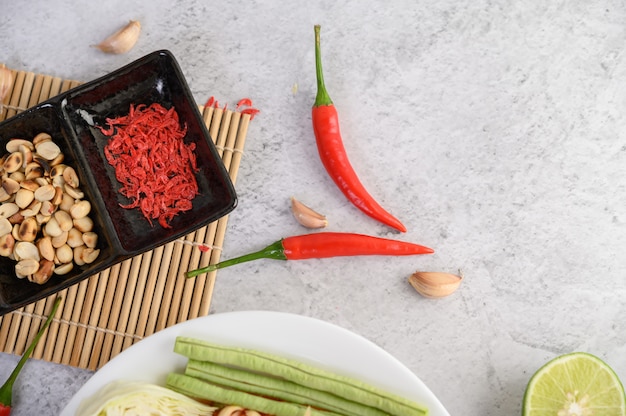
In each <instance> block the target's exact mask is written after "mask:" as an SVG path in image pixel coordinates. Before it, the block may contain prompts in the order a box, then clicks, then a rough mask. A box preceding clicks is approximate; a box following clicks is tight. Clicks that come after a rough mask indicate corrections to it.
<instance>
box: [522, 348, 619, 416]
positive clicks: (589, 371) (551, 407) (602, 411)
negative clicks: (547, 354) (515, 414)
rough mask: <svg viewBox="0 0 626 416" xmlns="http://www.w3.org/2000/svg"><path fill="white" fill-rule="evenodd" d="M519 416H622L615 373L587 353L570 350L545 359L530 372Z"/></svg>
mask: <svg viewBox="0 0 626 416" xmlns="http://www.w3.org/2000/svg"><path fill="white" fill-rule="evenodd" d="M522 415H523V416H548V415H549V416H625V415H626V396H625V394H624V387H623V386H622V383H621V382H620V381H619V378H618V377H617V374H615V372H614V371H613V370H612V369H611V367H609V366H608V365H607V364H606V363H605V362H604V361H602V360H601V359H599V358H598V357H595V356H593V355H591V354H587V353H583V352H574V353H571V354H565V355H561V356H559V357H556V358H555V359H553V360H551V361H549V362H548V363H547V364H545V365H544V366H543V367H541V368H540V369H539V370H537V372H536V373H535V374H534V375H533V376H532V378H531V379H530V381H529V382H528V386H527V387H526V393H524V403H523V407H522Z"/></svg>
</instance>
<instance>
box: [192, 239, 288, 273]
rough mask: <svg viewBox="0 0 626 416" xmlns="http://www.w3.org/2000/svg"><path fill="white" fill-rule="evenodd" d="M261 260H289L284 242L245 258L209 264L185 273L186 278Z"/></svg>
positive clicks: (276, 243)
mask: <svg viewBox="0 0 626 416" xmlns="http://www.w3.org/2000/svg"><path fill="white" fill-rule="evenodd" d="M259 259H273V260H287V257H285V249H284V248H283V240H278V241H275V242H274V243H272V244H270V245H269V246H267V247H265V248H263V249H261V250H259V251H255V252H254V253H248V254H244V255H243V256H239V257H235V258H232V259H228V260H224V261H221V262H219V263H216V264H209V265H208V266H206V267H202V268H200V269H196V270H191V271H189V272H186V273H185V277H187V278H189V277H196V276H198V275H201V274H203V273H210V272H214V271H216V270H217V269H223V268H224V267H228V266H233V265H235V264H240V263H245V262H248V261H253V260H259Z"/></svg>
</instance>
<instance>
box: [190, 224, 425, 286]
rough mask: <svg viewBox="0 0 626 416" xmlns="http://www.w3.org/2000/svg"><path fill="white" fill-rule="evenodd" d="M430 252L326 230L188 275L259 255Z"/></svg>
mask: <svg viewBox="0 0 626 416" xmlns="http://www.w3.org/2000/svg"><path fill="white" fill-rule="evenodd" d="M431 253H433V250H432V249H431V248H428V247H424V246H420V245H417V244H413V243H408V242H405V241H398V240H390V239H387V238H380V237H373V236H369V235H364V234H354V233H334V232H323V233H314V234H304V235H298V236H293V237H287V238H283V239H282V240H278V241H276V242H274V243H272V244H270V245H269V246H267V247H265V248H264V249H262V250H259V251H256V252H253V253H249V254H245V255H243V256H239V257H235V258H233V259H230V260H224V261H222V262H219V263H217V264H210V265H208V266H206V267H203V268H200V269H196V270H192V271H189V272H187V273H185V276H186V277H194V276H198V275H200V274H203V273H208V272H212V271H215V270H217V269H222V268H224V267H228V266H232V265H235V264H239V263H245V262H247V261H252V260H258V259H274V260H305V259H317V258H328V257H340V256H368V255H369V256H372V255H381V256H410V255H415V254H431Z"/></svg>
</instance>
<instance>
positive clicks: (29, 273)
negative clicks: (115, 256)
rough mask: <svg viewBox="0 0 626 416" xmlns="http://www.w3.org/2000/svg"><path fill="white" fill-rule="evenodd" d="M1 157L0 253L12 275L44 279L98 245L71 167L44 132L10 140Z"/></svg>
mask: <svg viewBox="0 0 626 416" xmlns="http://www.w3.org/2000/svg"><path fill="white" fill-rule="evenodd" d="M6 150H7V152H8V153H6V154H5V155H4V156H2V158H0V180H1V182H2V186H1V187H0V255H1V256H5V257H9V258H11V259H12V260H15V261H16V264H15V274H16V276H17V277H19V278H28V280H30V281H31V282H35V283H39V284H43V283H45V282H47V281H48V279H50V277H52V274H53V273H54V274H58V275H63V274H66V273H68V272H70V271H71V270H72V269H73V268H74V266H75V265H78V266H81V265H84V264H89V263H92V262H93V261H94V260H96V258H97V257H98V255H99V254H100V250H99V249H98V248H96V246H97V243H98V236H97V235H96V233H95V232H94V231H93V220H92V219H91V218H90V217H89V213H90V211H91V204H90V202H89V201H87V200H85V199H84V197H85V195H84V193H83V192H82V191H81V190H80V184H79V179H78V175H77V174H76V171H75V170H74V168H72V167H71V166H67V165H65V164H64V163H63V161H64V159H65V157H64V155H63V153H62V152H61V149H60V148H59V146H58V145H57V144H56V143H54V141H53V140H52V137H51V136H50V135H49V134H47V133H39V134H37V135H36V136H35V137H34V138H33V139H32V141H29V140H25V139H11V140H9V141H8V142H7V144H6Z"/></svg>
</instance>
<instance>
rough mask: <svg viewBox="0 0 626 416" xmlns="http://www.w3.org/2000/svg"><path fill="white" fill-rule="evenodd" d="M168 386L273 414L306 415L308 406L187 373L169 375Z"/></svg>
mask: <svg viewBox="0 0 626 416" xmlns="http://www.w3.org/2000/svg"><path fill="white" fill-rule="evenodd" d="M167 387H168V388H170V389H172V390H174V391H177V392H179V393H182V394H185V395H187V396H189V397H194V398H198V399H201V400H209V401H210V402H213V403H219V404H223V405H228V404H234V405H237V406H241V407H243V408H245V409H251V410H255V411H257V412H261V413H264V414H268V415H273V416H294V415H304V414H305V412H306V409H307V408H308V406H303V405H300V404H295V403H288V402H282V401H278V400H272V399H268V398H265V397H261V396H256V395H254V394H250V393H246V392H244V391H240V390H232V389H228V388H223V387H219V386H216V385H215V384H211V383H207V382H206V381H203V380H200V379H197V378H195V377H191V376H188V375H185V374H178V373H170V374H168V375H167ZM310 414H311V416H342V415H339V414H337V413H333V412H327V411H322V410H315V409H313V410H311V413H310Z"/></svg>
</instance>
